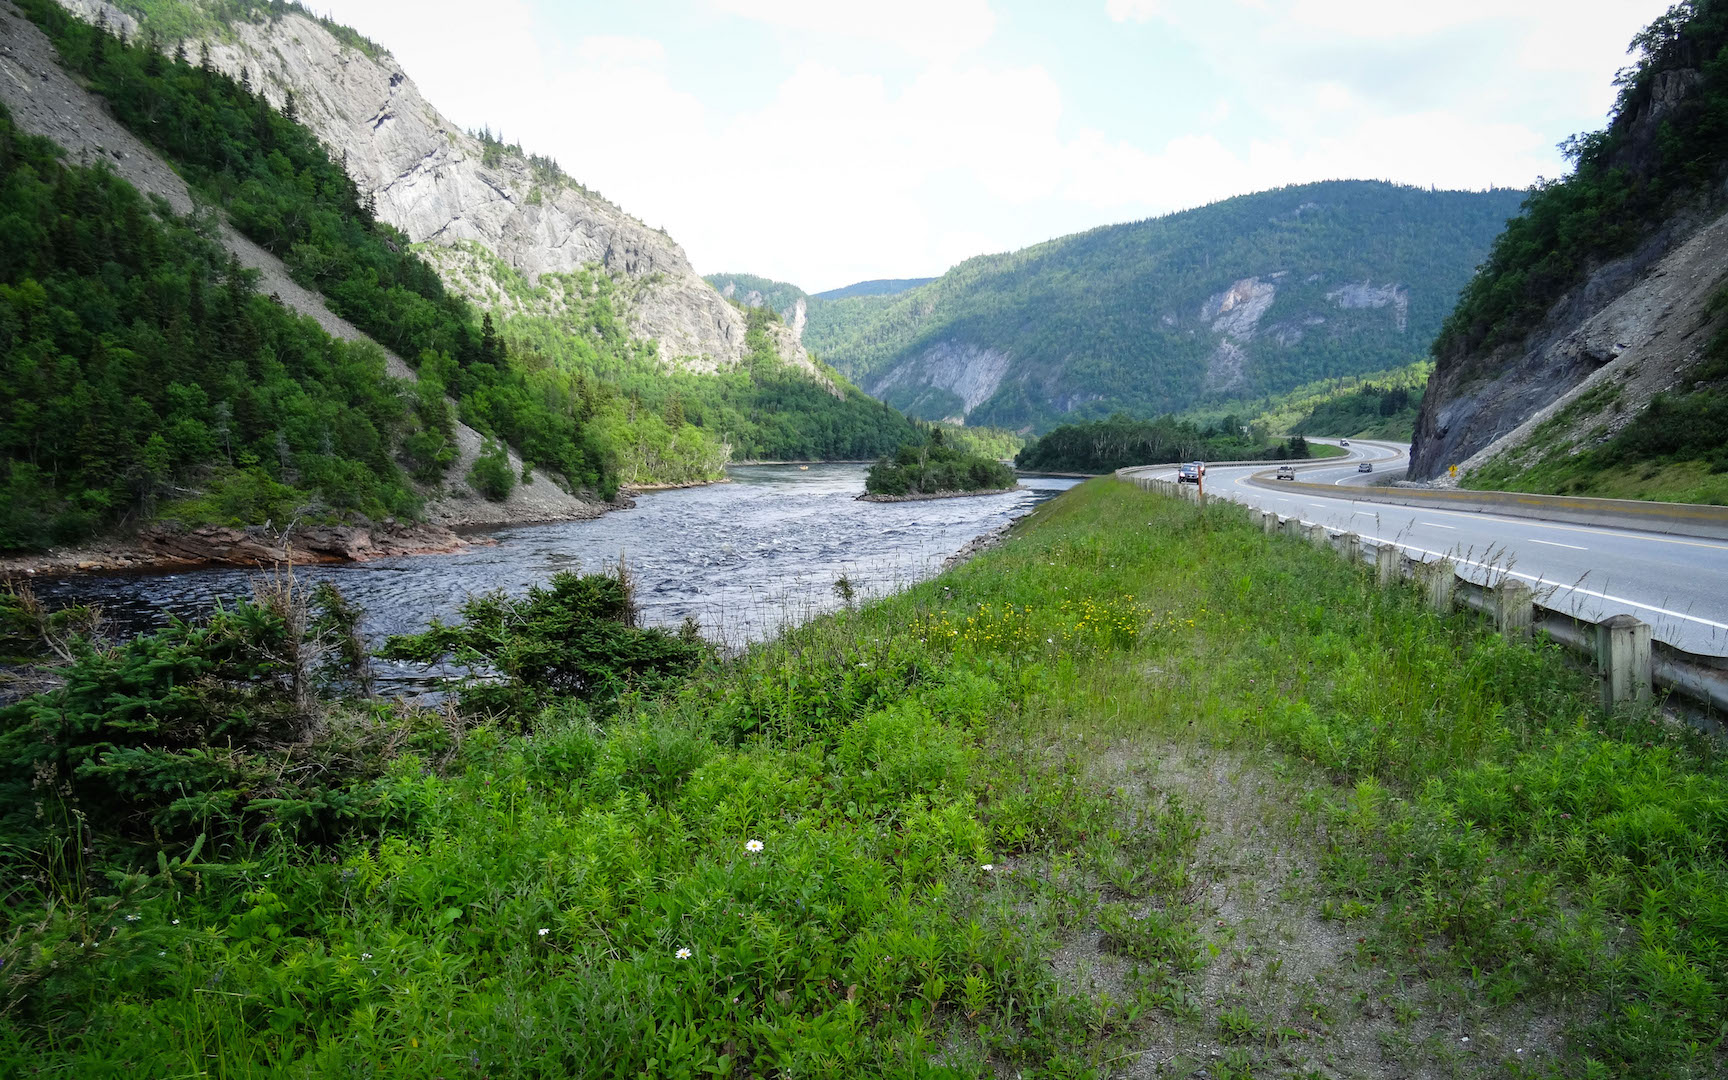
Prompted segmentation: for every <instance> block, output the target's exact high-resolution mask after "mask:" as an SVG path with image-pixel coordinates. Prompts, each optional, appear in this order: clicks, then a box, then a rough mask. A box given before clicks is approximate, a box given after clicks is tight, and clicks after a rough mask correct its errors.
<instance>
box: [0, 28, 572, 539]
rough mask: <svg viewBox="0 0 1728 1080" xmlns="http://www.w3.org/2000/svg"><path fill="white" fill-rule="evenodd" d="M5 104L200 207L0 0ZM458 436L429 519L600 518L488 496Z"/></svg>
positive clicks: (320, 307) (179, 209)
mask: <svg viewBox="0 0 1728 1080" xmlns="http://www.w3.org/2000/svg"><path fill="white" fill-rule="evenodd" d="M313 25H316V24H313ZM320 29H322V28H320ZM0 103H4V104H5V106H6V108H7V109H8V110H10V111H11V113H12V117H13V120H14V121H15V122H16V123H17V124H18V126H19V127H21V128H23V129H24V130H25V131H28V132H30V133H31V134H34V135H40V136H43V137H45V138H48V139H52V140H53V141H54V142H56V143H58V144H59V145H60V146H62V147H64V148H65V150H66V151H67V153H68V155H69V156H70V157H71V158H72V159H73V160H74V161H81V162H93V161H98V160H101V161H106V162H107V163H108V164H109V166H111V167H112V168H113V169H114V171H115V172H116V173H117V174H119V175H120V176H121V177H123V178H124V179H125V180H127V181H128V182H129V183H131V184H132V185H133V186H134V187H136V188H138V189H139V190H140V191H143V192H145V193H147V194H153V195H159V196H161V197H162V198H163V199H166V200H167V202H168V205H169V206H170V207H172V208H173V210H174V212H175V213H178V214H189V213H191V212H192V211H193V210H194V209H195V204H194V200H193V198H192V193H191V191H190V190H188V189H187V187H186V183H185V181H183V180H182V179H180V177H179V175H178V174H177V173H175V172H174V170H173V169H171V168H169V167H168V165H167V164H166V163H164V162H163V161H162V159H161V158H159V157H157V156H156V153H155V151H154V150H152V149H151V148H150V147H148V146H146V145H145V144H144V143H143V142H142V141H140V140H139V139H138V138H136V137H135V136H133V135H132V133H131V132H129V131H127V130H126V129H125V128H124V127H122V126H121V125H120V124H119V123H118V122H117V121H115V120H114V119H113V118H112V117H111V116H109V115H108V112H107V109H106V108H105V107H104V105H103V102H102V100H101V99H100V98H98V97H97V96H95V95H93V94H91V93H89V92H88V91H86V90H85V89H84V88H83V87H81V86H79V85H78V84H77V83H75V82H74V81H73V80H72V79H71V77H70V76H68V75H67V74H66V72H65V71H64V70H63V69H62V68H61V67H60V66H59V63H58V61H57V55H56V53H55V51H54V44H53V42H51V41H49V40H48V38H47V37H46V36H45V35H44V34H43V33H42V32H41V31H40V30H38V29H37V28H36V25H35V24H34V23H32V22H31V21H30V20H29V19H28V18H26V17H25V16H24V14H23V13H22V12H20V11H19V10H18V9H17V8H16V7H15V6H13V4H11V3H10V0H0ZM218 227H219V229H220V240H221V242H222V243H223V245H224V246H226V247H227V248H228V250H229V251H232V252H233V253H234V254H235V255H236V256H237V257H238V258H239V260H240V262H241V264H242V265H244V266H246V267H248V268H249V269H252V270H255V271H257V272H258V274H259V290H260V291H261V292H264V293H266V294H274V295H275V296H276V297H277V298H278V299H280V300H281V301H282V303H283V304H285V305H286V306H288V307H290V308H292V309H294V310H295V311H298V312H299V313H300V314H302V315H306V316H308V317H310V318H312V319H315V320H317V322H318V324H319V325H320V326H322V327H323V328H324V329H325V331H327V332H328V333H329V334H330V335H331V336H333V337H337V338H341V339H343V340H346V341H370V339H369V338H367V337H366V336H365V335H364V334H362V333H361V332H360V331H359V330H358V329H357V328H356V327H355V326H354V325H353V324H352V323H349V322H348V321H347V320H345V319H342V318H340V317H339V316H337V315H336V314H335V313H333V312H331V311H330V310H329V309H328V308H326V307H325V306H324V301H323V298H322V297H320V296H319V295H318V294H317V293H314V292H312V291H310V290H308V289H304V288H302V287H301V286H299V285H298V284H296V283H295V282H294V280H293V279H292V278H290V277H289V276H288V268H287V267H285V266H283V265H282V262H281V260H279V259H277V258H276V257H275V256H274V255H271V254H270V253H269V252H267V251H265V250H264V249H263V248H261V247H259V246H258V245H257V244H254V243H253V242H252V241H250V240H248V239H246V238H245V237H244V236H241V235H240V234H239V233H238V232H235V231H234V230H233V229H232V228H231V227H229V226H228V225H227V224H226V223H222V224H220V225H219V226H218ZM384 355H385V357H386V359H387V361H388V364H389V370H390V373H391V374H392V375H394V376H396V377H398V378H404V379H412V378H414V372H413V371H412V370H411V369H410V368H409V367H408V365H407V364H405V363H403V361H402V359H401V358H400V357H398V356H396V355H394V354H393V353H391V352H390V351H389V350H387V349H386V350H384ZM456 434H457V441H458V444H459V446H460V448H461V457H460V458H459V459H458V460H457V462H456V464H455V465H454V466H453V467H452V468H451V470H450V474H449V475H450V476H451V478H452V483H451V484H450V485H449V488H448V490H447V491H445V492H442V493H439V494H437V495H436V497H434V498H432V499H431V500H430V501H429V502H428V505H427V515H428V517H429V518H430V519H431V520H432V521H434V522H436V523H438V524H443V525H484V524H502V523H505V522H512V521H538V520H558V519H569V518H585V517H594V516H597V515H598V514H600V513H601V512H602V511H603V509H604V507H603V506H602V505H601V504H598V503H594V502H591V501H587V500H584V499H580V498H578V497H576V496H574V495H571V494H569V493H567V492H565V491H563V490H561V489H559V488H558V487H557V486H556V485H554V484H553V483H551V482H550V481H542V482H540V483H536V484H519V485H517V486H516V487H515V488H514V489H513V490H512V491H511V494H510V497H509V498H508V499H506V500H505V501H504V502H490V501H488V500H486V499H484V498H482V497H481V496H480V495H479V494H477V493H476V492H475V491H474V490H473V489H472V488H470V487H469V486H468V484H467V482H466V481H465V480H463V479H461V478H462V477H465V476H467V474H468V469H469V468H470V467H471V466H472V465H473V464H474V461H475V459H476V458H477V457H478V456H479V454H480V448H481V443H482V439H481V436H480V434H479V432H476V431H474V430H473V429H472V428H469V427H466V426H464V425H458V426H457V432H456ZM510 463H511V467H512V468H513V469H515V470H516V471H517V472H518V474H519V473H520V472H521V469H522V463H521V461H520V460H518V459H517V458H516V456H515V455H514V454H512V455H511V458H510Z"/></svg>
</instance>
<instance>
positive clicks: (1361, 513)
mask: <svg viewBox="0 0 1728 1080" xmlns="http://www.w3.org/2000/svg"><path fill="white" fill-rule="evenodd" d="M1350 516H1351V517H1365V518H1371V517H1379V516H1380V515H1379V514H1370V513H1369V512H1368V511H1366V510H1358V511H1356V512H1355V513H1353V514H1351V515H1350Z"/></svg>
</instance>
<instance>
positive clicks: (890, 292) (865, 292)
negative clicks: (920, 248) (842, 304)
mask: <svg viewBox="0 0 1728 1080" xmlns="http://www.w3.org/2000/svg"><path fill="white" fill-rule="evenodd" d="M935 280H936V279H935V278H929V277H909V278H875V279H874V280H871V281H859V282H856V283H854V284H851V285H847V286H845V287H844V288H840V289H829V290H828V291H827V292H819V293H817V294H816V299H818V300H845V299H847V298H848V297H853V296H894V295H896V294H898V293H903V292H905V291H906V290H907V289H916V288H917V287H918V286H920V285H928V284H930V283H931V282H932V281H935Z"/></svg>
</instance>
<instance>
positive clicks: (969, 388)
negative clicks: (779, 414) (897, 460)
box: [802, 181, 1523, 430]
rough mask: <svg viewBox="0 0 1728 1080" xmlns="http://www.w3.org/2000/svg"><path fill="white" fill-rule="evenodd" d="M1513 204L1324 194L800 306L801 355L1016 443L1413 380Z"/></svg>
mask: <svg viewBox="0 0 1728 1080" xmlns="http://www.w3.org/2000/svg"><path fill="white" fill-rule="evenodd" d="M1522 197H1523V195H1522V193H1520V192H1516V191H1509V190H1495V191H1488V192H1455V191H1430V190H1427V189H1418V188H1412V187H1402V186H1397V185H1393V184H1387V183H1380V182H1371V181H1328V182H1325V183H1318V184H1306V185H1301V186H1296V187H1288V188H1282V189H1279V190H1276V191H1267V192H1261V193H1258V194H1254V195H1245V196H1241V197H1238V198H1234V199H1227V200H1225V201H1223V202H1219V203H1214V204H1212V205H1210V206H1204V207H1200V208H1198V209H1194V210H1186V211H1182V212H1180V213H1175V214H1170V215H1168V216H1165V217H1162V218H1155V219H1151V220H1147V221H1140V222H1134V223H1131V224H1126V225H1111V226H1105V227H1102V228H1099V229H1093V230H1091V231H1089V232H1085V233H1079V234H1076V235H1073V236H1067V237H1062V238H1059V239H1056V240H1052V241H1049V242H1047V243H1043V244H1039V245H1036V246H1034V247H1030V248H1026V249H1024V250H1021V251H1016V252H1011V253H1008V254H1004V255H987V256H980V257H978V258H974V259H969V260H967V261H966V262H963V263H961V264H960V265H958V266H956V267H954V268H953V269H951V270H950V271H948V273H946V274H944V275H943V276H942V277H940V278H937V279H936V280H934V281H931V282H929V283H927V284H924V285H920V286H916V287H913V288H910V289H907V290H906V291H904V292H900V293H897V294H894V295H889V296H868V295H853V296H849V297H845V298H842V299H839V300H821V299H817V298H813V299H812V301H811V302H810V304H809V311H808V322H807V326H806V328H805V331H804V334H803V338H802V340H803V342H804V344H805V345H806V346H807V347H808V348H809V349H810V350H811V351H812V352H814V353H816V354H818V355H820V356H821V357H822V358H823V359H824V360H826V361H827V362H829V363H831V364H833V365H834V366H835V367H836V368H838V369H839V370H840V371H842V372H844V373H845V374H847V375H849V376H851V377H852V378H853V379H854V380H856V381H857V382H858V383H859V385H860V386H862V387H863V388H864V389H865V390H866V391H867V392H869V393H871V394H872V395H874V396H876V397H878V398H881V399H883V400H885V401H887V402H889V403H890V404H893V405H894V406H896V407H897V408H900V409H902V410H905V411H906V412H908V413H909V414H911V415H914V416H917V417H921V418H925V419H950V420H961V419H963V420H964V421H965V422H967V423H974V424H992V425H997V426H1001V427H1008V428H1014V429H1019V430H1043V429H1046V428H1048V427H1049V426H1051V425H1052V424H1055V423H1058V422H1062V421H1065V420H1069V419H1087V418H1091V417H1099V416H1105V415H1108V414H1110V413H1111V412H1114V411H1117V410H1125V411H1128V412H1132V413H1135V414H1137V415H1157V414H1160V413H1165V412H1174V411H1179V410H1182V409H1186V408H1190V407H1193V406H1196V405H1200V404H1204V403H1205V402H1207V401H1211V400H1223V399H1231V398H1250V397H1255V396H1260V395H1266V394H1276V393H1279V392H1281V391H1284V390H1288V389H1291V388H1293V387H1296V386H1299V385H1302V384H1304V383H1307V382H1311V381H1314V380H1316V379H1323V378H1334V377H1339V376H1346V375H1355V374H1360V373H1364V372H1369V371H1377V370H1384V369H1387V368H1390V367H1396V366H1400V365H1403V364H1407V363H1411V362H1414V361H1416V360H1420V359H1421V358H1423V357H1424V356H1425V354H1426V353H1427V351H1428V345H1429V342H1430V341H1431V340H1432V338H1433V335H1434V333H1435V332H1436V331H1437V330H1438V329H1439V326H1440V323H1441V321H1442V320H1443V318H1444V317H1445V314H1446V312H1447V311H1449V310H1450V309H1451V307H1452V304H1453V302H1454V300H1455V299H1456V297H1457V295H1458V291H1459V289H1460V288H1461V287H1462V286H1463V285H1464V283H1465V282H1466V281H1468V280H1469V277H1470V274H1471V272H1472V271H1473V270H1474V268H1475V266H1476V265H1477V263H1478V262H1480V261H1481V259H1482V257H1483V255H1484V254H1485V253H1486V252H1487V250H1488V246H1489V243H1490V242H1491V241H1492V239H1493V236H1494V235H1495V233H1497V232H1498V231H1499V230H1500V228H1501V227H1502V226H1503V224H1504V223H1505V220H1506V219H1507V218H1508V217H1509V216H1511V215H1512V214H1513V213H1515V212H1516V211H1517V207H1518V203H1519V201H1520V200H1521V199H1522Z"/></svg>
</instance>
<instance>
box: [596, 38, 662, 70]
mask: <svg viewBox="0 0 1728 1080" xmlns="http://www.w3.org/2000/svg"><path fill="white" fill-rule="evenodd" d="M575 56H576V59H577V61H578V62H580V63H581V64H583V65H585V66H592V67H606V68H620V67H659V66H661V65H662V64H664V63H666V46H664V45H662V44H660V43H659V42H658V41H655V40H654V39H653V38H646V37H629V36H624V35H605V34H602V35H595V36H591V37H585V38H583V39H582V40H581V41H579V42H577V43H576V49H575Z"/></svg>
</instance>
